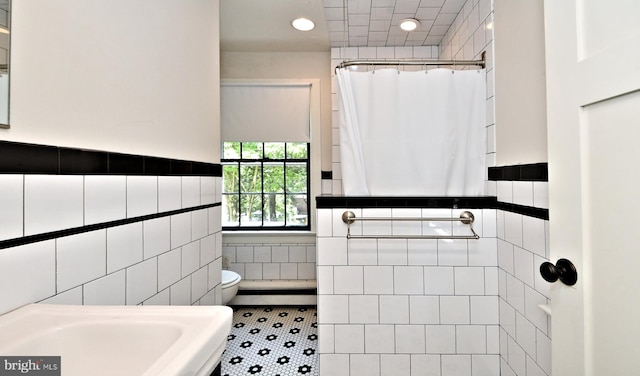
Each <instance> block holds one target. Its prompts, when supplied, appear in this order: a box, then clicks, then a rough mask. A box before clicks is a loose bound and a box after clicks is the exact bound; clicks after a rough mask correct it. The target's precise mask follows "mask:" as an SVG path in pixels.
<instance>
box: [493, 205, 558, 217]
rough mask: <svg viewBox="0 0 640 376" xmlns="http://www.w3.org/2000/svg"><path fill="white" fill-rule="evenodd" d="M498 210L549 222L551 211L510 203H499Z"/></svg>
mask: <svg viewBox="0 0 640 376" xmlns="http://www.w3.org/2000/svg"><path fill="white" fill-rule="evenodd" d="M496 209H498V210H503V211H508V212H511V213H516V214H522V215H525V216H527V217H533V218H538V219H544V220H547V221H548V220H549V209H543V208H536V207H533V206H524V205H518V204H510V203H508V202H500V201H498V205H497V207H496Z"/></svg>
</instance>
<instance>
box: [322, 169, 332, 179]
mask: <svg viewBox="0 0 640 376" xmlns="http://www.w3.org/2000/svg"><path fill="white" fill-rule="evenodd" d="M320 174H321V177H320V178H321V179H322V180H331V179H333V171H320Z"/></svg>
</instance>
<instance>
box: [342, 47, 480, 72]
mask: <svg viewBox="0 0 640 376" xmlns="http://www.w3.org/2000/svg"><path fill="white" fill-rule="evenodd" d="M480 57H481V58H480V60H435V59H362V60H345V61H343V62H342V63H340V64H338V66H337V67H336V69H339V68H346V67H350V66H355V65H419V66H426V65H453V66H456V65H459V66H464V65H477V66H479V67H481V68H485V66H486V51H482V54H481V55H480Z"/></svg>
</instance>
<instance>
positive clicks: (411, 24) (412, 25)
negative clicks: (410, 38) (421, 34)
mask: <svg viewBox="0 0 640 376" xmlns="http://www.w3.org/2000/svg"><path fill="white" fill-rule="evenodd" d="M418 26H420V21H418V20H416V19H413V18H405V19H404V20H402V21H400V28H401V29H402V30H404V31H413V30H415V29H417V28H418Z"/></svg>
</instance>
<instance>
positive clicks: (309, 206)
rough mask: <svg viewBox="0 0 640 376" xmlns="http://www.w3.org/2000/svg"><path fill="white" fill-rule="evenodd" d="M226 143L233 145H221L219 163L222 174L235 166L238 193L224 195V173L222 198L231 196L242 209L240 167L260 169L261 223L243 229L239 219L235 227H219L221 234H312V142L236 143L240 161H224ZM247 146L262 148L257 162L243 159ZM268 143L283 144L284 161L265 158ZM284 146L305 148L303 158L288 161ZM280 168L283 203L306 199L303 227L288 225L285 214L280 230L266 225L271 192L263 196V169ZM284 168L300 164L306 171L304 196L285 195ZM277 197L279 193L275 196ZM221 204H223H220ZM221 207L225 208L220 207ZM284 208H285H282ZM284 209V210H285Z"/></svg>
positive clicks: (278, 227)
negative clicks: (277, 232) (268, 232)
mask: <svg viewBox="0 0 640 376" xmlns="http://www.w3.org/2000/svg"><path fill="white" fill-rule="evenodd" d="M228 142H234V141H223V142H222V145H221V150H222V151H223V155H222V158H221V160H220V163H221V165H222V168H223V171H224V168H225V166H229V165H234V164H235V165H236V166H237V167H236V168H237V171H238V174H237V176H238V180H237V183H236V185H237V187H238V191H237V192H233V193H226V192H224V187H225V184H224V173H223V182H222V186H221V194H222V197H224V196H231V195H237V196H238V200H239V201H238V206H239V207H241V206H242V204H241V201H240V200H241V199H242V197H243V192H242V190H241V186H242V185H241V179H242V176H241V172H242V166H243V164H245V165H259V166H260V177H261V178H260V192H258V193H257V194H259V195H260V196H261V213H262V215H261V219H260V222H261V223H262V225H260V226H246V225H242V219H241V217H239V218H238V225H236V226H225V225H224V224H223V225H222V231H286V232H291V231H311V229H312V222H313V221H312V218H311V217H312V216H313V215H312V210H313V209H315V205H312V202H311V197H312V196H311V188H312V172H311V157H312V155H311V149H312V145H311V142H287V141H282V142H270V141H265V142H257V141H256V142H250V141H246V142H239V141H235V142H238V143H239V144H240V153H239V157H238V158H225V156H224V150H225V148H224V144H225V143H228ZM248 143H259V144H262V148H261V154H262V155H261V157H260V158H244V157H243V150H242V147H243V144H248ZM269 143H282V144H284V158H268V157H266V156H265V146H264V145H265V144H269ZM287 144H306V145H307V147H306V158H288V156H287V154H288V153H287ZM280 163H281V164H282V167H283V178H284V184H283V188H282V189H283V191H282V194H283V195H284V201H285V203H286V202H287V198H288V197H290V196H296V195H302V194H304V195H306V203H307V217H306V224H305V225H287V213H286V210H285V224H284V225H282V226H270V225H265V207H264V204H265V194H268V193H270V192H265V186H264V169H265V166H269V165H273V164H280ZM287 164H297V165H299V164H303V165H304V166H305V168H306V192H305V193H301V192H288V190H287V183H286V182H287V179H286V175H287V172H286V171H287V169H286V166H287ZM254 193H255V192H249V193H245V195H247V194H254ZM278 194H279V193H278ZM223 202H224V200H223ZM223 205H224V204H223ZM285 205H286V204H285ZM285 208H286V206H285Z"/></svg>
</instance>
